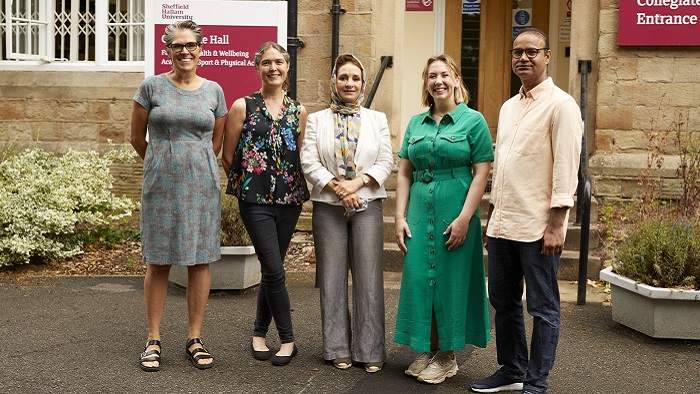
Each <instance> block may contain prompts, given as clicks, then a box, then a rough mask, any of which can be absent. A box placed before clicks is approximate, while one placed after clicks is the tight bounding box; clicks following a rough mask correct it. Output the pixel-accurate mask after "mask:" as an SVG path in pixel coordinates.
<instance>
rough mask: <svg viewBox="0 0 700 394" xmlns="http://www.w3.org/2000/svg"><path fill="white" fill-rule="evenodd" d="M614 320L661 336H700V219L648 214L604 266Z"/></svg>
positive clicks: (602, 277)
mask: <svg viewBox="0 0 700 394" xmlns="http://www.w3.org/2000/svg"><path fill="white" fill-rule="evenodd" d="M600 278H601V279H602V280H605V281H607V282H609V283H610V289H611V292H612V294H611V297H612V317H613V320H614V321H616V322H618V323H620V324H623V325H625V326H628V327H630V328H633V329H635V330H637V331H640V332H642V333H644V334H647V335H649V336H651V337H655V338H678V339H700V324H698V322H700V221H698V219H697V218H696V219H693V220H688V219H687V218H685V217H682V216H677V217H675V218H673V217H670V216H669V215H665V216H661V217H651V218H646V219H644V220H642V221H641V222H640V223H639V224H637V225H636V226H634V227H633V229H632V230H631V231H630V232H629V234H628V237H627V238H626V239H625V240H624V241H623V242H622V243H621V244H620V246H619V248H618V249H617V252H616V253H615V258H614V262H613V264H612V265H611V266H610V267H607V268H605V269H604V270H602V271H601V272H600Z"/></svg>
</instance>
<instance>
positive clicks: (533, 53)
mask: <svg viewBox="0 0 700 394" xmlns="http://www.w3.org/2000/svg"><path fill="white" fill-rule="evenodd" d="M548 50H549V48H527V49H520V48H515V49H511V50H510V54H511V56H513V59H520V57H521V56H523V53H525V54H526V55H527V57H528V58H530V59H534V58H536V57H537V54H538V53H540V51H548Z"/></svg>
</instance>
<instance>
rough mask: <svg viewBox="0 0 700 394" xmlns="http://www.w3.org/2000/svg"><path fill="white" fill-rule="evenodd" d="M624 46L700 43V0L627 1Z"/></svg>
mask: <svg viewBox="0 0 700 394" xmlns="http://www.w3.org/2000/svg"><path fill="white" fill-rule="evenodd" d="M617 43H618V45H620V46H700V0H623V1H620V14H619V23H618V29H617Z"/></svg>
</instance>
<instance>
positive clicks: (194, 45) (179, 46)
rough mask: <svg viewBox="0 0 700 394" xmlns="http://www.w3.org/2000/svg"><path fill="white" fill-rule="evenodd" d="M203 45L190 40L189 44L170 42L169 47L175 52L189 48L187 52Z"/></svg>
mask: <svg viewBox="0 0 700 394" xmlns="http://www.w3.org/2000/svg"><path fill="white" fill-rule="evenodd" d="M200 45H202V44H201V43H199V42H195V41H192V42H188V43H187V44H170V45H168V46H167V47H168V48H170V49H171V50H172V51H173V52H174V53H180V52H182V50H183V49H185V48H187V52H194V51H196V50H197V48H199V46H200Z"/></svg>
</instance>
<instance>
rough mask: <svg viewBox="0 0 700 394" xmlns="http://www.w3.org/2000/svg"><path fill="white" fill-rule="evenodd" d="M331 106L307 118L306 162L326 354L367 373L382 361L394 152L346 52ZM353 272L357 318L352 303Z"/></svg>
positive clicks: (334, 82)
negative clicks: (387, 209) (386, 213)
mask: <svg viewBox="0 0 700 394" xmlns="http://www.w3.org/2000/svg"><path fill="white" fill-rule="evenodd" d="M330 85H331V89H330V90H331V105H330V108H328V109H325V110H322V111H319V112H316V113H313V114H311V115H309V119H308V123H307V128H306V136H305V137H304V144H303V148H302V152H301V162H302V167H303V169H304V175H305V176H306V179H307V180H308V181H309V182H310V183H311V185H312V186H313V190H312V192H311V200H312V201H313V219H312V220H313V221H312V225H313V234H314V245H315V248H316V269H317V270H318V280H319V287H320V290H321V292H320V293H321V319H322V327H323V358H324V359H326V360H329V361H332V362H333V364H334V365H335V367H337V368H339V369H347V368H349V367H350V366H351V365H352V361H356V362H358V363H362V364H364V366H365V370H366V371H367V372H377V371H379V370H381V369H382V367H383V366H384V360H385V359H386V350H385V344H384V284H383V271H382V269H383V262H382V254H383V238H384V237H383V215H382V203H383V199H384V198H386V191H385V189H384V186H383V183H384V181H385V180H386V179H387V177H388V176H389V174H390V173H391V170H392V167H393V165H394V163H393V157H392V152H391V137H390V135H389V127H388V125H387V119H386V116H385V115H384V114H383V113H381V112H377V111H372V110H369V109H367V108H363V107H362V102H363V101H364V91H365V85H366V78H365V70H364V67H363V66H362V63H360V61H359V60H358V59H357V58H356V57H355V56H353V55H350V54H342V55H340V56H338V58H337V59H336V61H335V67H334V69H333V73H332V75H331V82H330ZM348 267H349V268H350V272H351V273H352V287H353V291H352V297H353V299H352V305H353V313H352V317H353V319H352V321H351V318H350V316H351V314H350V310H349V307H348Z"/></svg>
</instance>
